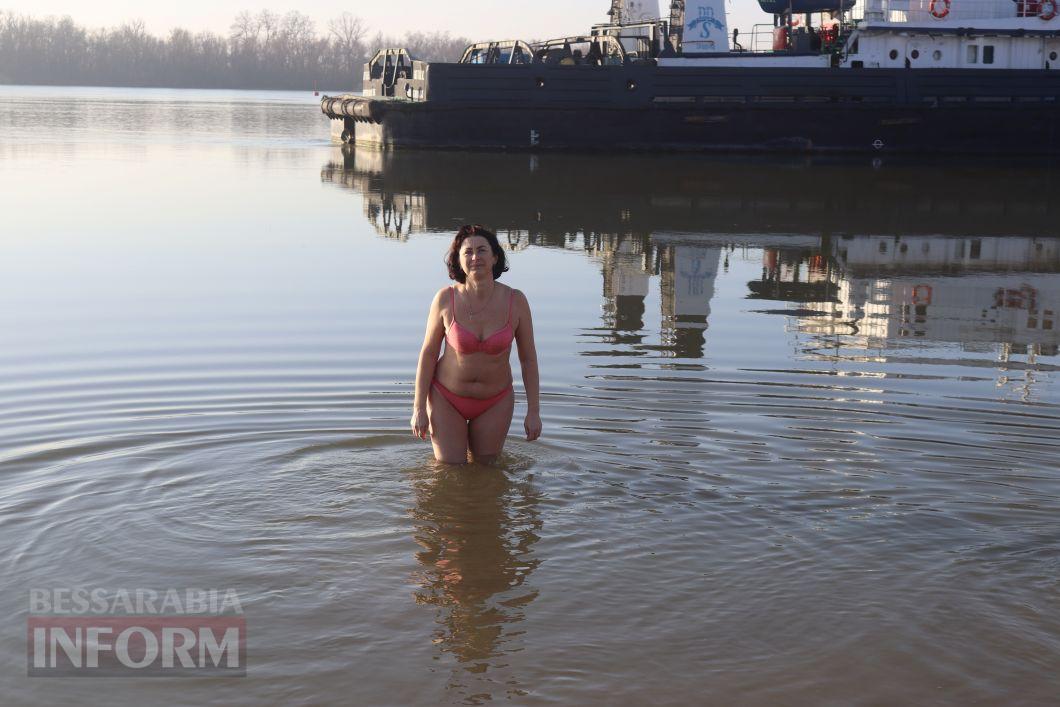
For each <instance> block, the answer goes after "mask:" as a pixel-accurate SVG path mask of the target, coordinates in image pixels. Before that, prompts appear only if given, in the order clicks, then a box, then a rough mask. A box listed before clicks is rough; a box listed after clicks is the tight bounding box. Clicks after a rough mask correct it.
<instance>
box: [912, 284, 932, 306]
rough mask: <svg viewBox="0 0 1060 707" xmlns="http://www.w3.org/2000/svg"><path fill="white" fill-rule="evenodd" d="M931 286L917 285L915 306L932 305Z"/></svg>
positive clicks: (914, 299) (914, 294) (914, 298)
mask: <svg viewBox="0 0 1060 707" xmlns="http://www.w3.org/2000/svg"><path fill="white" fill-rule="evenodd" d="M931 294H932V293H931V285H917V286H916V287H914V288H913V304H931Z"/></svg>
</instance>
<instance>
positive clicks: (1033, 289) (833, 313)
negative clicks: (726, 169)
mask: <svg viewBox="0 0 1060 707" xmlns="http://www.w3.org/2000/svg"><path fill="white" fill-rule="evenodd" d="M832 255H833V258H834V262H835V264H836V267H835V269H834V270H833V273H834V281H835V287H836V297H835V299H834V300H833V301H830V302H824V303H817V304H816V305H815V306H817V307H819V308H820V309H822V310H823V311H822V312H821V313H820V315H819V316H811V317H804V318H802V319H801V320H800V323H799V329H800V331H803V332H806V333H812V334H834V333H837V332H840V333H842V334H844V335H851V334H855V335H857V336H858V337H860V338H861V341H862V345H863V346H864V348H870V349H871V348H882V347H887V346H895V345H900V344H901V342H903V341H934V342H952V343H959V344H961V345H962V346H963V347H964V348H965V349H967V350H969V351H983V350H984V349H983V346H984V345H987V346H988V348H989V345H991V344H1004V345H1006V346H1007V347H1008V350H1009V351H1010V352H1023V353H1033V354H1036V355H1049V356H1055V355H1056V354H1057V352H1058V348H1060V326H1058V325H1060V239H1056V238H1018V237H1017V238H1013V237H1009V238H949V239H943V238H924V237H919V238H918V237H913V238H909V237H906V238H887V237H862V238H847V239H841V240H837V241H835V242H833V244H832Z"/></svg>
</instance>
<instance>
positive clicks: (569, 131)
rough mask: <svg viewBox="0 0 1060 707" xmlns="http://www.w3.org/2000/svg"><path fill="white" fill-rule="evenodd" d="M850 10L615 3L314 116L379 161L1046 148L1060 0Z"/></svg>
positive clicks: (398, 59) (401, 55)
mask: <svg viewBox="0 0 1060 707" xmlns="http://www.w3.org/2000/svg"><path fill="white" fill-rule="evenodd" d="M857 2H858V4H857V5H855V2H854V0H758V3H759V5H760V6H761V8H762V10H763V11H765V12H767V13H769V15H771V17H772V21H771V22H770V23H768V24H763V25H756V26H755V27H754V29H753V31H752V32H751V33H750V36H749V37H748V35H747V33H744V34H740V33H739V32H738V31H733V32H732V33H731V34H730V33H729V30H728V22H727V18H726V14H725V6H724V0H673V1H672V2H671V3H670V13H669V16H668V17H665V18H661V17H644V16H643V10H642V9H641V8H643V6H644V4H645V3H643V2H638V1H637V0H613V2H612V4H611V10H610V12H609V15H610V21H609V22H607V23H603V24H599V25H596V26H594V27H592V28H591V30H590V32H589V34H587V35H584V36H577V37H564V38H560V39H553V40H548V41H544V42H537V43H528V42H524V41H521V40H507V41H493V42H482V43H479V44H473V45H471V46H469V47H467V49H466V50H465V51H464V54H463V56H462V58H461V59H460V61H459V62H456V63H439V62H434V63H427V62H424V61H419V60H416V59H415V58H413V57H412V56H410V55H409V53H408V52H407V51H405V50H403V49H382V50H380V51H379V52H377V53H376V54H375V56H374V57H372V59H371V60H370V61H369V62H368V63H367V64H366V65H365V67H364V89H363V92H362V94H360V95H343V96H334V97H332V96H324V97H323V98H322V100H321V110H322V112H323V113H324V115H326V116H327V117H328V118H330V119H331V121H332V135H333V137H334V138H335V139H336V140H340V141H342V142H347V143H350V142H356V143H358V144H372V145H377V146H380V147H384V148H391V147H421V148H454V149H501V150H534V151H545V150H562V151H571V150H584V151H608V152H614V151H679V152H690V151H705V150H710V151H758V152H867V153H873V154H880V153H884V154H885V153H916V154H930V153H936V154H939V153H950V154H998V155H1012V154H1023V155H1039V156H1040V155H1046V156H1049V155H1055V154H1058V153H1060V105H1058V96H1060V58H1058V55H1060V18H1057V14H1058V2H1060V0H857ZM862 3H863V4H862ZM637 10H640V12H641V13H642V14H640V15H637V14H635V13H636V11H637ZM648 14H653V13H650V12H649V13H648Z"/></svg>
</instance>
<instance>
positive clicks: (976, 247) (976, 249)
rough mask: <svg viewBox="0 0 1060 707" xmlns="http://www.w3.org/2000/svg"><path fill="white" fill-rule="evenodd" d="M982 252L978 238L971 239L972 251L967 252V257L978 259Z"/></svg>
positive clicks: (981, 244) (981, 243) (981, 245)
mask: <svg viewBox="0 0 1060 707" xmlns="http://www.w3.org/2000/svg"><path fill="white" fill-rule="evenodd" d="M982 252H983V242H982V241H980V240H974V241H972V252H971V253H969V255H968V257H969V258H971V259H972V260H979V257H980V255H982Z"/></svg>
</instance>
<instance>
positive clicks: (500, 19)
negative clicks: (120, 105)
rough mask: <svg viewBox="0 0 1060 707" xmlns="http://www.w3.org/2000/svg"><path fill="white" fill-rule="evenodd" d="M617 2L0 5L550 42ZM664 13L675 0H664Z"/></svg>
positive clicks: (148, 19) (161, 30)
mask: <svg viewBox="0 0 1060 707" xmlns="http://www.w3.org/2000/svg"><path fill="white" fill-rule="evenodd" d="M610 6H611V3H610V1H609V0H535V1H534V2H513V1H512V0H506V1H505V0H455V1H454V2H450V3H445V2H438V0H389V1H388V2H379V1H378V0H376V1H374V2H367V0H346V1H345V2H343V1H342V0H287V1H286V2H284V1H283V0H280V1H279V2H273V1H271V0H270V1H269V2H261V1H260V0H180V1H179V2H164V3H163V2H157V1H156V2H144V1H143V0H93V1H92V2H85V0H0V9H2V10H13V11H15V12H17V13H19V14H25V15H30V16H33V17H47V16H49V15H55V16H62V15H70V16H71V17H72V18H73V19H74V20H75V21H76V22H77V23H78V24H81V25H85V26H87V27H90V28H96V27H113V26H115V25H119V24H121V23H123V22H125V21H127V20H131V19H141V20H143V21H144V23H145V24H146V25H147V29H148V31H150V32H151V33H152V34H156V35H165V34H167V33H168V32H169V30H170V29H172V28H174V27H184V28H186V29H189V30H192V31H193V32H194V31H199V30H210V31H213V32H217V33H219V34H227V33H228V27H229V25H230V24H231V23H232V20H233V18H235V16H236V15H237V14H238V13H239V12H240V11H242V10H250V11H251V12H259V11H261V10H263V9H267V10H270V11H272V12H276V13H280V14H283V13H286V12H288V11H289V10H298V11H299V12H301V13H303V14H306V15H309V16H310V17H312V18H313V20H314V21H315V22H316V26H317V31H318V32H323V31H324V30H325V27H326V25H327V21H328V20H329V19H330V18H332V17H335V16H337V15H339V14H341V13H342V12H351V13H353V14H354V15H357V16H358V17H360V18H362V19H363V20H365V22H366V23H367V24H368V25H369V27H370V30H371V31H370V34H371V33H374V32H375V31H376V30H381V31H383V33H384V34H389V35H401V34H403V33H404V32H405V31H406V30H416V31H432V30H447V31H448V32H449V33H450V34H452V35H464V36H467V37H469V38H470V39H472V40H475V41H481V40H487V39H505V38H519V39H547V38H550V37H562V36H566V35H574V34H585V33H588V31H589V27H590V26H591V25H593V24H596V23H598V22H604V21H606V20H607V10H608V9H609V8H610ZM660 6H661V8H662V9H663V11H664V12H669V10H668V8H669V2H667V0H661V1H660ZM726 6H727V8H728V12H729V29H730V31H731V30H732V28H733V27H734V26H735V27H739V28H740V30H741V32H748V33H749V32H750V30H751V25H752V24H753V23H756V22H758V23H768V22H771V21H772V17H771V16H770V15H767V14H766V13H764V12H762V11H761V10H760V9H759V7H758V3H757V2H755V0H726Z"/></svg>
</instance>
